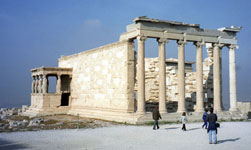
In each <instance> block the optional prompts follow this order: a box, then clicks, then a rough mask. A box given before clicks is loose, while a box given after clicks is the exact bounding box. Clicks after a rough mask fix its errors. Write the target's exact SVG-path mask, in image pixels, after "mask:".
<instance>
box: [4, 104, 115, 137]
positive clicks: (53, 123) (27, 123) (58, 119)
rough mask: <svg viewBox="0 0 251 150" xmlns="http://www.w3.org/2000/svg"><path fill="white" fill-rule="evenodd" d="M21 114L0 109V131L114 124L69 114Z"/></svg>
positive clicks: (74, 127)
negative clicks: (34, 115) (33, 116)
mask: <svg viewBox="0 0 251 150" xmlns="http://www.w3.org/2000/svg"><path fill="white" fill-rule="evenodd" d="M13 112H14V113H13ZM21 114H22V111H20V110H19V109H14V108H12V109H4V108H2V109H0V133H1V132H14V131H37V130H53V129H77V128H97V127H107V126H110V125H112V124H116V123H114V122H106V121H102V120H95V119H89V118H82V117H78V116H70V115H54V116H44V117H35V118H29V117H26V116H22V115H21Z"/></svg>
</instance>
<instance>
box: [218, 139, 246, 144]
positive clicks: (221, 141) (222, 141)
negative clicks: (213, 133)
mask: <svg viewBox="0 0 251 150" xmlns="http://www.w3.org/2000/svg"><path fill="white" fill-rule="evenodd" d="M239 139H241V138H235V139H226V140H219V141H218V142H217V143H218V144H221V143H225V142H235V141H238V140H239Z"/></svg>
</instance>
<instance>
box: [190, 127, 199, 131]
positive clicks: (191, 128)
mask: <svg viewBox="0 0 251 150" xmlns="http://www.w3.org/2000/svg"><path fill="white" fill-rule="evenodd" d="M197 129H200V128H191V129H187V131H192V130H197Z"/></svg>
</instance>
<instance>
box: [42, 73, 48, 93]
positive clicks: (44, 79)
mask: <svg viewBox="0 0 251 150" xmlns="http://www.w3.org/2000/svg"><path fill="white" fill-rule="evenodd" d="M47 82H48V81H47V77H46V75H43V93H48V83H47Z"/></svg>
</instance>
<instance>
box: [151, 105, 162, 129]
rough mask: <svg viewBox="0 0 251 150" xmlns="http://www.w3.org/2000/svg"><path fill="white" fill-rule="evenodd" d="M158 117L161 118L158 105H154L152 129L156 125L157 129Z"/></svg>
mask: <svg viewBox="0 0 251 150" xmlns="http://www.w3.org/2000/svg"><path fill="white" fill-rule="evenodd" d="M159 119H162V118H161V115H160V113H159V107H158V106H156V107H155V108H154V110H153V120H154V125H153V130H156V127H157V129H159V122H158V121H159Z"/></svg>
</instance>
